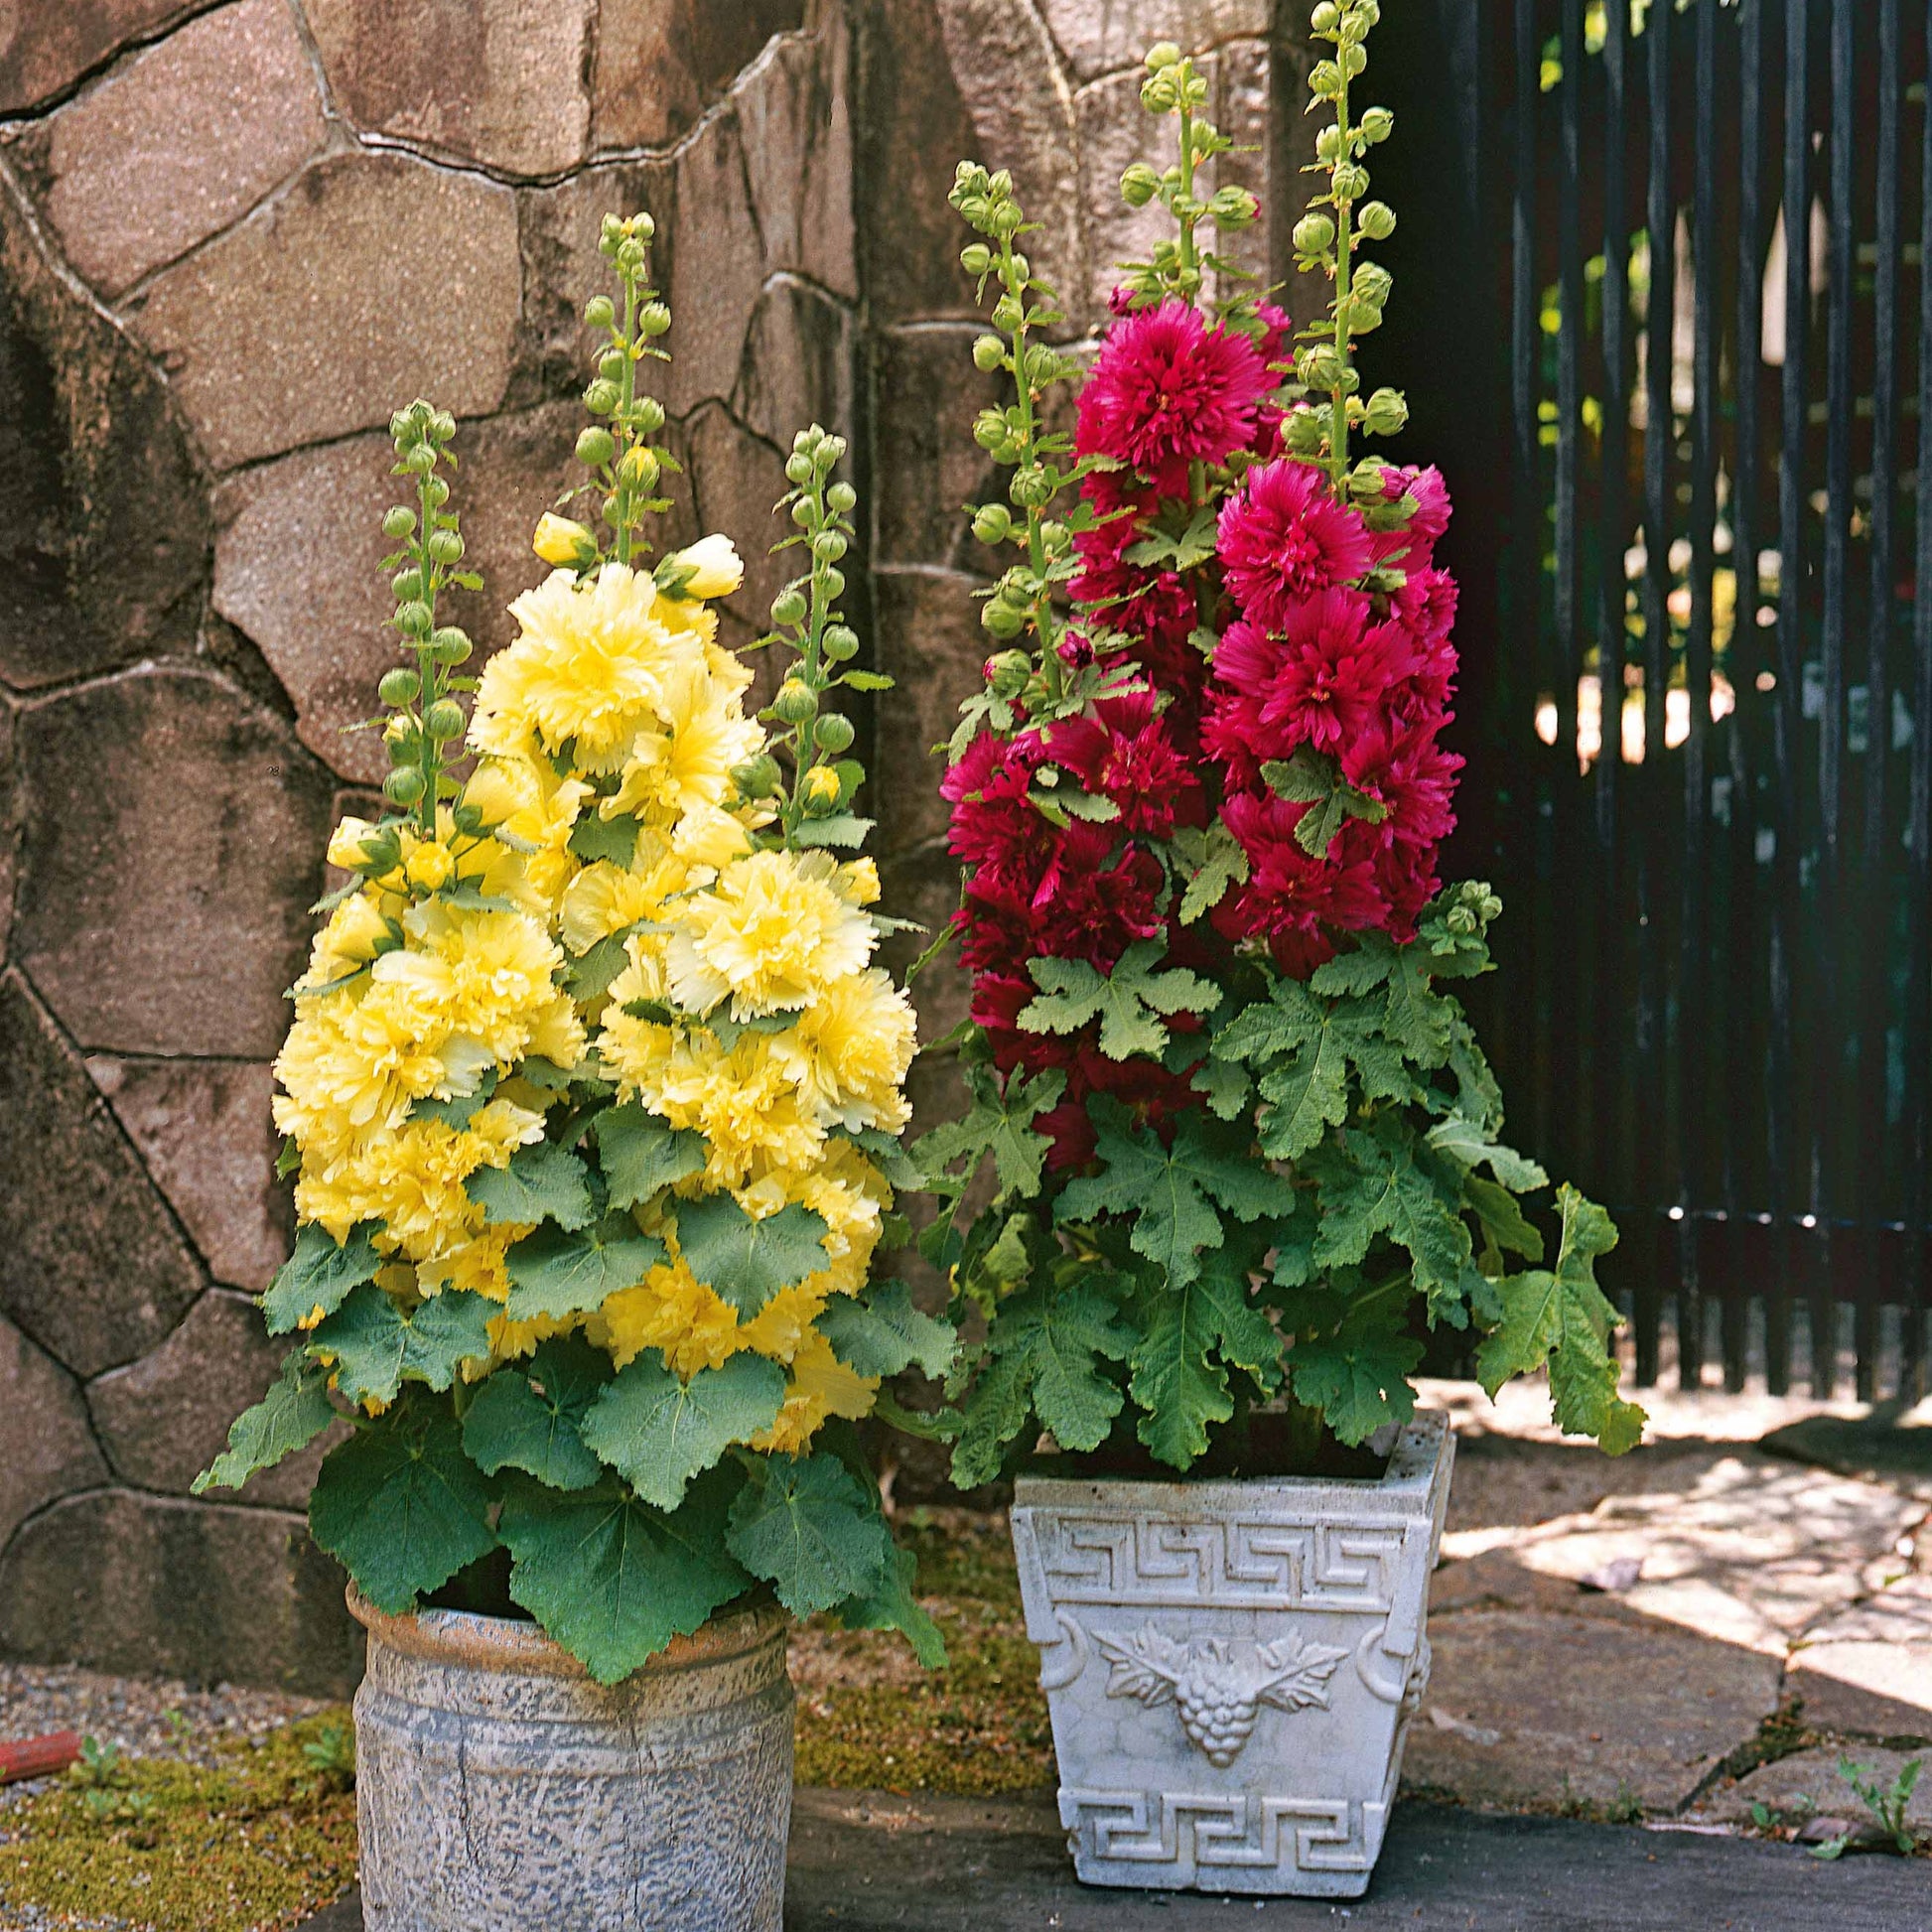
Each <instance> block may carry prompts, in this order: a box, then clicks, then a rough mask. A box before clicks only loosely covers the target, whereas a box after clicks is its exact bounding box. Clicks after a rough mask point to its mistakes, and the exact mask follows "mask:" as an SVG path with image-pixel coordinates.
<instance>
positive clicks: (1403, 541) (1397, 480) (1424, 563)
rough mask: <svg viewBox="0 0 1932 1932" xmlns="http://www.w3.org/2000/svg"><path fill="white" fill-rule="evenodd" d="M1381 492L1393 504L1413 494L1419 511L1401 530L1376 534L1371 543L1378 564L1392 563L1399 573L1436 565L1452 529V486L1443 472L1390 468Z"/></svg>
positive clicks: (1385, 475) (1382, 531) (1384, 478)
mask: <svg viewBox="0 0 1932 1932" xmlns="http://www.w3.org/2000/svg"><path fill="white" fill-rule="evenodd" d="M1382 493H1383V495H1384V496H1385V497H1386V498H1387V499H1388V500H1389V501H1390V502H1394V501H1395V500H1396V499H1397V498H1398V497H1401V496H1403V495H1405V494H1406V495H1410V496H1413V497H1414V498H1415V499H1416V512H1415V514H1414V515H1413V516H1411V517H1410V519H1409V521H1408V522H1407V523H1405V524H1404V525H1403V526H1402V527H1401V529H1399V530H1380V531H1377V532H1376V533H1375V535H1374V537H1373V538H1372V539H1371V540H1370V541H1371V548H1372V550H1373V552H1374V559H1375V563H1376V565H1377V566H1378V567H1379V566H1381V565H1383V564H1393V565H1395V566H1396V567H1397V568H1398V569H1400V570H1406V571H1418V570H1427V569H1429V568H1430V566H1431V565H1432V564H1433V563H1434V562H1435V559H1436V545H1437V543H1438V542H1439V541H1440V540H1441V538H1442V535H1443V532H1444V531H1445V530H1447V529H1448V528H1449V485H1448V484H1447V483H1444V482H1443V473H1442V472H1441V471H1440V470H1438V469H1435V468H1434V467H1433V466H1432V467H1431V468H1430V469H1427V470H1416V469H1397V468H1393V467H1392V468H1390V469H1389V470H1388V471H1386V472H1385V473H1384V476H1383V480H1382Z"/></svg>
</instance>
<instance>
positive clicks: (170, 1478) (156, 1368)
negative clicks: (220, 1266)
mask: <svg viewBox="0 0 1932 1932" xmlns="http://www.w3.org/2000/svg"><path fill="white" fill-rule="evenodd" d="M287 1353H288V1338H287V1337H286V1336H284V1337H283V1338H282V1339H281V1340H279V1341H277V1340H275V1339H274V1338H273V1337H271V1336H270V1335H269V1333H268V1332H267V1330H266V1329H265V1328H264V1327H263V1326H262V1315H261V1309H260V1307H259V1306H258V1305H257V1304H256V1302H255V1301H254V1299H253V1298H252V1297H250V1296H246V1295H236V1294H234V1293H232V1292H231V1291H230V1290H228V1289H223V1288H211V1289H209V1290H208V1292H207V1294H206V1295H204V1296H203V1297H202V1299H201V1300H200V1301H199V1302H197V1303H196V1304H195V1306H194V1308H192V1309H191V1310H190V1311H189V1312H188V1316H187V1318H186V1319H185V1320H184V1321H183V1322H182V1324H181V1326H180V1327H179V1328H177V1329H176V1330H175V1332H174V1333H173V1334H172V1335H170V1336H169V1337H168V1339H167V1340H166V1341H165V1342H163V1343H162V1344H161V1346H160V1347H159V1348H157V1349H155V1350H154V1351H153V1353H152V1354H148V1355H144V1356H142V1357H141V1359H140V1360H139V1361H138V1362H130V1363H129V1364H128V1365H127V1366H126V1367H125V1368H117V1369H110V1370H109V1371H108V1373H107V1374H105V1375H100V1376H96V1377H95V1378H94V1380H93V1381H91V1382H90V1383H88V1384H87V1408H88V1410H89V1412H90V1413H91V1414H92V1416H93V1420H94V1429H95V1431H96V1433H97V1434H98V1436H99V1438H100V1442H101V1445H102V1447H103V1448H104V1449H106V1451H107V1457H108V1460H109V1461H110V1462H111V1463H112V1464H113V1467H114V1473H115V1474H116V1475H117V1476H119V1477H120V1479H121V1480H122V1481H123V1482H126V1483H130V1484H132V1485H133V1486H134V1487H135V1488H137V1489H159V1490H164V1491H166V1492H168V1493H169V1494H172V1495H178V1496H185V1495H187V1493H188V1490H189V1485H190V1484H191V1483H193V1482H194V1480H195V1478H196V1477H197V1476H198V1475H199V1474H200V1473H201V1472H202V1471H203V1470H204V1469H206V1468H207V1466H208V1464H209V1463H210V1462H212V1461H213V1460H214V1458H215V1457H216V1456H217V1455H219V1454H220V1453H221V1450H222V1449H223V1448H224V1447H225V1446H226V1444H227V1440H228V1425H229V1424H230V1423H232V1422H233V1421H234V1419H235V1417H236V1416H238V1415H239V1414H240V1413H241V1411H242V1410H244V1409H245V1408H247V1407H248V1405H249V1404H250V1403H251V1402H254V1401H256V1400H257V1399H258V1398H259V1397H260V1396H261V1394H262V1392H263V1390H265V1389H266V1388H267V1387H268V1385H269V1384H270V1383H271V1382H273V1381H274V1379H275V1377H276V1375H277V1374H278V1373H279V1372H280V1370H281V1366H282V1357H283V1356H284V1355H286V1354H287ZM341 1433H342V1432H340V1431H338V1432H333V1433H330V1434H326V1435H324V1436H322V1437H320V1438H318V1439H317V1441H316V1442H315V1443H313V1444H312V1445H311V1446H310V1447H309V1448H308V1449H303V1450H301V1451H300V1452H299V1453H298V1454H295V1455H292V1456H290V1457H289V1459H288V1460H287V1461H286V1462H284V1463H282V1464H281V1465H280V1466H279V1467H277V1468H274V1469H271V1470H268V1471H267V1472H266V1473H265V1474H262V1475H258V1476H256V1477H254V1478H253V1479H252V1480H251V1481H250V1482H249V1483H248V1485H247V1487H246V1489H245V1490H244V1491H243V1492H242V1499H243V1500H244V1501H247V1502H250V1503H257V1504H261V1503H276V1504H280V1505H282V1506H283V1507H284V1508H287V1509H306V1508H307V1507H308V1503H309V1491H310V1490H311V1489H313V1488H314V1487H315V1480H316V1469H317V1467H318V1465H319V1464H320V1463H321V1461H322V1458H323V1456H324V1455H326V1454H327V1453H328V1451H329V1449H331V1448H333V1447H334V1445H335V1443H336V1442H337V1440H338V1439H339V1436H340V1435H341Z"/></svg>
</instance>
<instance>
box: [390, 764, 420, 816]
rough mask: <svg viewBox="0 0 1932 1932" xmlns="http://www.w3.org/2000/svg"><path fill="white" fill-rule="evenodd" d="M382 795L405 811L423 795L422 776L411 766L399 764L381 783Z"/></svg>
mask: <svg viewBox="0 0 1932 1932" xmlns="http://www.w3.org/2000/svg"><path fill="white" fill-rule="evenodd" d="M382 795H383V797H385V798H386V799H388V801H389V802H390V804H392V805H401V806H403V807H404V808H405V809H407V808H408V807H409V806H411V805H413V804H415V802H416V801H417V799H419V798H420V797H422V795H423V774H422V772H421V771H419V770H418V769H417V768H416V766H415V765H413V764H399V765H398V766H397V767H396V768H395V770H393V771H391V772H390V773H389V775H388V776H387V777H386V778H384V779H383V781H382Z"/></svg>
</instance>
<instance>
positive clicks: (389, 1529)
mask: <svg viewBox="0 0 1932 1932" xmlns="http://www.w3.org/2000/svg"><path fill="white" fill-rule="evenodd" d="M489 1504H490V1492H489V1484H488V1483H487V1482H486V1481H485V1480H484V1479H483V1471H482V1470H480V1469H479V1468H478V1467H477V1465H476V1464H475V1463H474V1462H472V1461H471V1460H470V1458H469V1457H468V1456H467V1455H465V1454H464V1452H463V1435H462V1432H461V1430H460V1429H459V1428H458V1427H457V1420H456V1417H455V1416H454V1415H453V1414H451V1412H450V1407H449V1405H448V1404H447V1403H443V1402H435V1401H432V1400H430V1399H429V1398H428V1397H426V1396H423V1395H421V1394H416V1393H412V1394H409V1395H406V1396H405V1397H404V1398H403V1399H402V1401H400V1402H399V1403H397V1404H396V1406H395V1407H394V1408H393V1409H391V1410H390V1411H389V1413H388V1414H387V1415H385V1416H381V1417H378V1418H377V1419H376V1420H375V1421H374V1422H370V1423H365V1424H364V1425H363V1426H362V1427H361V1428H359V1429H358V1430H357V1431H356V1432H355V1434H354V1435H353V1436H351V1437H350V1438H349V1439H348V1441H347V1442H345V1443H343V1444H340V1445H338V1446H337V1447H336V1448H335V1449H331V1450H330V1451H329V1453H328V1455H326V1456H325V1457H324V1458H323V1464H322V1469H321V1472H320V1473H319V1474H318V1476H317V1477H316V1488H315V1494H314V1495H312V1496H311V1497H310V1498H309V1527H310V1529H311V1531H313V1533H314V1535H315V1539H316V1542H317V1544H318V1545H320V1546H321V1548H323V1549H325V1550H327V1551H328V1552H329V1554H330V1555H331V1556H333V1557H338V1558H340V1559H341V1560H342V1562H343V1564H344V1566H345V1568H346V1569H347V1571H348V1574H349V1575H350V1576H351V1577H353V1578H354V1579H355V1583H356V1587H357V1588H359V1589H360V1590H361V1592H362V1594H363V1595H364V1596H366V1597H367V1598H368V1599H369V1601H370V1602H371V1603H373V1604H374V1605H375V1607H376V1608H377V1609H378V1610H384V1611H386V1612H388V1613H389V1614H390V1615H392V1616H399V1615H401V1614H402V1613H403V1612H404V1611H405V1610H407V1609H409V1608H410V1607H411V1606H412V1605H413V1604H414V1602H415V1600H416V1598H417V1597H419V1596H424V1595H427V1594H428V1593H429V1592H430V1591H431V1590H433V1589H437V1588H440V1587H442V1586H443V1585H444V1584H446V1583H448V1582H449V1581H450V1579H451V1578H452V1577H454V1576H455V1575H456V1573H457V1572H458V1571H459V1570H461V1569H462V1568H463V1567H464V1565H465V1564H468V1563H475V1562H476V1561H477V1559H478V1558H479V1557H483V1556H487V1555H488V1553H489V1552H490V1551H491V1550H493V1549H494V1548H495V1547H496V1539H495V1537H494V1536H492V1535H491V1534H490V1529H489V1521H488V1510H489Z"/></svg>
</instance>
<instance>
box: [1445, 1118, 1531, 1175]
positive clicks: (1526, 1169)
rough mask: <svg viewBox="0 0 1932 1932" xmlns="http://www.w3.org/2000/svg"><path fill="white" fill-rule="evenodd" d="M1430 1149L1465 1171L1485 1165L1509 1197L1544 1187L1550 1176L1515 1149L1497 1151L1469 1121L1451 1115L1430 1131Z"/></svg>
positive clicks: (1493, 1143)
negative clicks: (1509, 1192) (1507, 1190)
mask: <svg viewBox="0 0 1932 1932" xmlns="http://www.w3.org/2000/svg"><path fill="white" fill-rule="evenodd" d="M1429 1145H1430V1146H1431V1147H1433V1148H1435V1149H1436V1150H1437V1152H1438V1153H1440V1154H1447V1155H1448V1156H1449V1158H1450V1159H1451V1160H1452V1161H1459V1162H1461V1164H1462V1165H1463V1166H1464V1167H1465V1168H1480V1167H1482V1166H1484V1165H1487V1167H1488V1169H1489V1172H1490V1173H1492V1174H1494V1175H1495V1176H1496V1178H1497V1179H1498V1180H1499V1181H1500V1182H1501V1183H1502V1184H1503V1185H1504V1186H1505V1187H1507V1188H1508V1189H1509V1190H1510V1191H1511V1192H1512V1193H1517V1194H1527V1193H1530V1192H1532V1191H1534V1190H1535V1189H1536V1188H1538V1187H1547V1186H1548V1185H1549V1184H1550V1176H1549V1175H1548V1174H1547V1173H1544V1171H1543V1170H1542V1169H1541V1168H1540V1167H1538V1166H1537V1164H1536V1163H1535V1162H1534V1161H1529V1160H1525V1159H1524V1157H1523V1156H1522V1155H1520V1154H1518V1153H1517V1152H1516V1151H1515V1149H1514V1148H1507V1147H1500V1146H1498V1145H1497V1144H1496V1143H1495V1142H1494V1141H1492V1140H1491V1139H1490V1138H1489V1136H1488V1135H1487V1134H1485V1133H1484V1132H1483V1130H1482V1129H1481V1128H1480V1127H1478V1126H1477V1125H1476V1123H1475V1122H1474V1121H1472V1120H1465V1119H1464V1118H1463V1117H1462V1116H1461V1115H1460V1114H1451V1115H1449V1118H1448V1119H1447V1120H1441V1121H1438V1122H1437V1123H1436V1125H1435V1126H1434V1127H1432V1128H1431V1129H1430V1130H1429Z"/></svg>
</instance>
